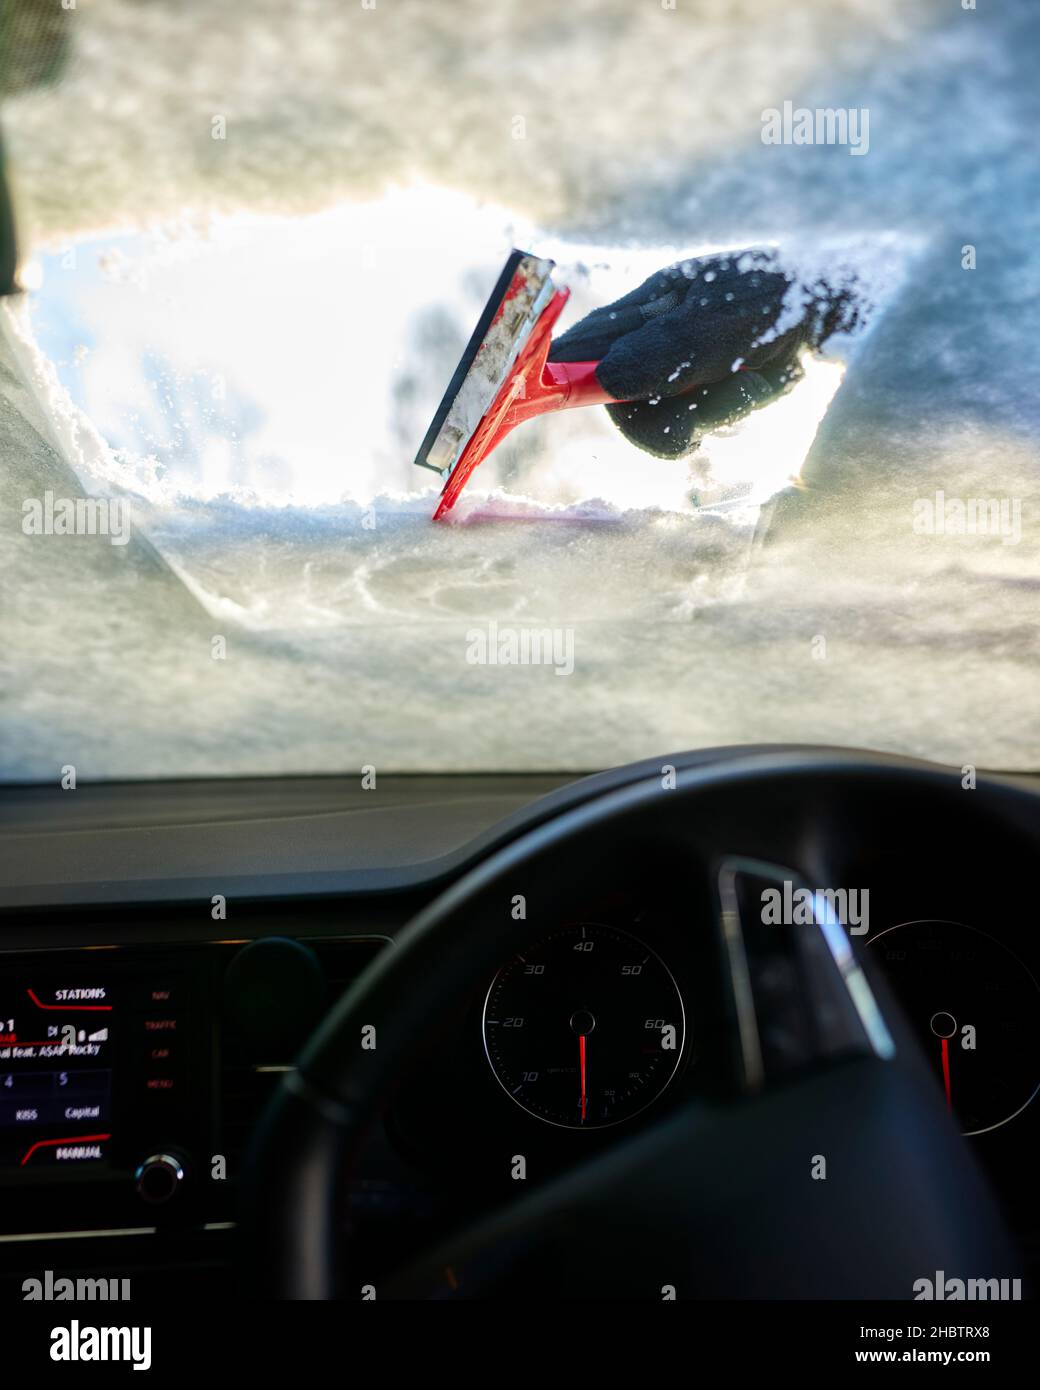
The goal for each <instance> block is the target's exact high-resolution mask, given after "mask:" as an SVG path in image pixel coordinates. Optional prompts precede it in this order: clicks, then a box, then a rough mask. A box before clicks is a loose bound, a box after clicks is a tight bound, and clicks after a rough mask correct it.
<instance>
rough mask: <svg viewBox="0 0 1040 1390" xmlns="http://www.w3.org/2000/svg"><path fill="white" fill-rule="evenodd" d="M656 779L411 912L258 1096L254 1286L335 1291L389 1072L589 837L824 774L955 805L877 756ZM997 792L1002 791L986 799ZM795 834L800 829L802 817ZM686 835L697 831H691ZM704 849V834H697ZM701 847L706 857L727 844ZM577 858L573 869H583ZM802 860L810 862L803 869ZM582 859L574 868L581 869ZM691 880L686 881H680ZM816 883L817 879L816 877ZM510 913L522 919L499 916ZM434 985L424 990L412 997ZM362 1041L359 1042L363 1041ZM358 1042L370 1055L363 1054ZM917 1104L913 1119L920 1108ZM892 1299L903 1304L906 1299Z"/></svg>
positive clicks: (938, 775) (816, 758)
mask: <svg viewBox="0 0 1040 1390" xmlns="http://www.w3.org/2000/svg"><path fill="white" fill-rule="evenodd" d="M667 767H671V768H673V769H674V774H673V776H672V777H671V778H670V779H669V778H667V777H664V778H662V777H661V776H656V777H645V776H644V777H641V778H640V779H639V780H637V781H635V782H633V783H630V784H628V785H624V786H621V787H615V788H612V789H609V790H606V791H603V792H600V793H598V794H596V793H592V794H591V795H590V799H589V800H588V801H586V802H584V803H582V804H581V805H578V806H575V807H571V808H570V809H568V810H565V811H564V812H562V813H561V814H560V815H558V816H557V817H555V818H553V819H550V820H547V821H544V822H542V823H540V824H537V825H536V826H535V828H533V829H532V830H530V831H529V832H527V833H526V834H521V835H520V836H519V837H518V838H517V839H515V840H514V841H512V842H510V843H508V844H506V845H504V846H501V847H500V848H498V849H497V850H495V851H494V852H493V853H492V854H491V855H490V856H489V857H488V858H487V859H486V860H485V861H484V862H482V863H481V864H478V865H477V866H476V867H475V868H473V869H471V870H470V871H469V872H468V873H466V874H465V875H464V877H462V878H461V879H460V880H459V881H458V882H456V883H455V884H453V885H452V886H451V887H450V888H448V889H447V890H446V891H445V892H444V893H442V894H441V895H440V896H438V897H437V899H436V900H435V901H434V902H433V903H431V904H430V905H429V906H428V907H426V908H425V909H424V910H423V911H421V912H420V913H419V914H418V915H417V916H416V917H415V918H414V919H413V920H412V921H411V922H410V923H409V924H408V926H407V927H406V928H405V929H404V930H403V932H402V933H401V934H400V936H399V937H398V938H397V941H396V943H395V946H394V947H393V948H392V949H390V950H388V951H386V952H383V953H381V955H380V956H379V957H378V958H377V960H376V961H375V962H374V963H373V964H372V965H371V966H370V967H369V968H368V969H367V970H366V971H365V972H364V974H363V975H362V976H361V977H360V978H359V979H358V980H357V981H356V982H355V984H354V985H353V986H352V987H351V988H350V989H349V990H348V991H347V992H346V994H345V995H344V996H343V998H341V1000H340V1001H339V1002H338V1003H337V1004H336V1005H335V1006H334V1008H333V1009H332V1011H331V1012H330V1014H329V1015H328V1016H327V1018H326V1019H325V1020H324V1021H323V1023H322V1024H321V1025H320V1026H319V1028H318V1029H317V1031H316V1033H315V1034H314V1036H313V1037H312V1038H311V1040H310V1041H309V1043H308V1044H307V1045H306V1047H305V1048H304V1050H303V1052H302V1053H301V1055H300V1057H299V1059H298V1064H297V1068H296V1070H295V1071H293V1072H291V1073H288V1074H287V1075H286V1076H285V1078H284V1079H283V1081H282V1083H281V1085H280V1086H279V1089H278V1092H277V1093H276V1095H275V1097H274V1098H273V1100H272V1101H271V1103H270V1105H269V1107H268V1109H267V1111H266V1112H265V1115H264V1117H263V1120H262V1121H261V1124H260V1126H259V1127H258V1130H257V1133H256V1136H255V1138H254V1142H253V1146H252V1149H251V1153H250V1157H249V1160H248V1162H247V1169H246V1175H245V1182H244V1185H243V1186H244V1190H243V1196H244V1202H243V1211H242V1223H241V1224H242V1226H243V1228H244V1236H245V1242H244V1248H245V1251H246V1258H247V1271H248V1273H249V1275H250V1277H251V1278H252V1279H253V1280H254V1282H258V1283H259V1284H260V1287H261V1291H262V1292H263V1293H265V1294H267V1295H269V1296H275V1297H282V1298H291V1299H329V1298H333V1297H336V1296H337V1271H338V1265H339V1251H338V1243H337V1238H336V1231H337V1229H338V1219H337V1218H338V1215H339V1213H340V1211H341V1208H342V1201H343V1197H344V1193H345V1186H346V1177H345V1175H346V1173H347V1171H348V1170H349V1165H350V1159H351V1157H352V1155H353V1154H354V1153H355V1152H356V1151H357V1149H358V1148H359V1146H360V1145H361V1143H362V1142H363V1138H364V1135H365V1132H366V1130H367V1129H368V1127H369V1125H370V1124H371V1123H372V1122H373V1121H374V1120H375V1119H376V1117H377V1115H378V1114H379V1113H380V1111H381V1109H382V1108H383V1106H384V1104H385V1102H386V1099H387V1098H388V1097H389V1095H390V1094H391V1093H392V1091H393V1090H394V1088H395V1087H396V1086H397V1084H398V1083H399V1080H400V1078H401V1076H402V1075H403V1074H405V1073H406V1072H407V1070H408V1068H409V1067H410V1066H411V1065H412V1064H413V1063H414V1062H415V1061H416V1060H417V1059H418V1058H419V1057H420V1056H421V1054H422V1052H423V1049H424V1047H425V1045H426V1043H427V1041H428V1039H430V1038H431V1037H432V1036H433V1035H434V1034H435V1032H436V1029H437V1027H438V1023H439V1021H440V1020H441V1019H442V1017H443V1016H444V1015H445V1014H446V1013H449V1012H450V1011H451V1010H453V1009H454V1008H455V1007H456V1006H457V1005H458V1004H459V1003H460V1001H461V1000H463V999H464V998H465V997H466V996H467V994H468V993H469V992H470V991H471V990H472V989H473V987H474V986H475V985H476V984H477V983H478V982H479V981H481V980H485V981H486V980H487V979H489V978H491V976H492V975H493V974H494V971H495V970H496V969H497V968H498V966H500V965H501V963H502V961H503V960H504V959H507V958H508V957H509V956H510V955H511V954H512V953H513V952H514V951H516V950H519V949H521V948H522V946H523V943H524V942H525V940H530V939H531V937H532V935H540V934H543V932H544V931H545V930H549V929H551V927H552V926H553V925H554V924H555V923H554V918H553V915H552V913H553V907H552V904H553V898H554V891H553V890H554V879H555V876H557V875H558V874H559V872H560V865H561V863H562V862H563V861H564V860H565V859H567V858H568V857H571V858H573V857H574V856H579V857H581V856H588V855H589V853H590V847H591V845H592V841H593V840H595V839H597V837H599V838H602V836H603V834H604V832H605V831H606V830H608V829H609V831H610V833H611V835H614V836H620V837H621V839H622V840H623V839H624V837H625V836H626V835H633V834H645V833H646V830H647V828H648V827H650V828H652V827H653V826H654V824H655V823H658V824H660V823H662V818H672V819H673V820H674V819H678V820H679V821H681V822H682V823H683V829H682V832H681V836H682V838H683V839H685V837H686V835H687V834H688V833H689V827H688V825H687V824H686V821H687V818H688V817H689V816H690V815H691V814H692V815H693V816H694V818H696V812H697V809H698V807H699V808H700V809H701V811H702V813H703V815H702V821H703V817H704V816H707V817H709V818H710V814H711V800H712V798H713V796H715V795H716V794H717V793H720V792H724V791H732V790H733V789H734V788H746V787H747V786H748V785H749V784H751V785H754V784H755V783H761V784H762V790H763V792H765V791H770V790H771V791H772V792H773V793H774V794H775V793H776V792H777V789H778V788H782V787H786V788H787V790H788V791H791V790H796V791H797V796H796V797H795V800H796V801H798V800H800V801H802V802H803V803H804V802H805V800H806V797H807V796H808V798H809V799H810V800H811V799H812V796H813V793H814V791H815V792H816V793H817V794H820V795H824V794H826V791H827V789H828V787H830V786H831V784H832V781H833V779H834V778H835V777H836V776H840V777H844V778H846V779H847V778H850V777H852V778H853V779H855V778H863V777H865V778H874V777H878V776H890V775H892V774H893V773H895V774H896V776H897V777H898V779H899V780H900V781H901V782H902V783H903V784H904V786H907V787H909V786H917V787H926V788H928V789H930V791H931V792H934V793H936V794H939V795H944V794H949V795H951V796H952V795H955V794H956V793H957V789H958V787H959V784H958V782H957V781H956V779H955V777H954V774H953V773H952V772H948V771H945V770H943V769H939V768H935V767H932V766H930V765H927V764H918V763H906V762H904V761H902V760H899V759H894V758H888V757H864V756H860V755H855V756H844V757H842V756H835V755H834V754H830V753H826V754H822V753H821V754H818V755H812V754H806V753H805V752H804V751H801V750H800V751H799V752H798V753H791V754H777V753H770V754H768V755H755V756H751V757H748V758H735V759H731V760H729V761H726V762H724V763H722V764H718V765H712V764H705V763H704V762H703V754H695V755H690V758H689V761H687V760H685V759H683V758H681V757H677V758H673V759H671V761H670V763H663V764H662V768H667ZM999 790H1000V792H1001V793H1003V792H1008V793H1009V794H1010V789H1008V788H1000V789H999ZM807 825H808V821H807ZM701 829H702V830H703V829H704V826H703V824H702V825H701ZM709 838H710V837H709ZM739 848H740V847H739V846H732V845H731V846H722V845H716V846H715V854H716V858H718V857H720V856H721V855H723V854H724V853H725V852H726V851H727V849H728V850H735V849H739ZM594 858H595V855H594V854H593V856H592V858H590V859H589V861H588V862H592V859H594ZM812 861H815V862H812ZM582 862H585V860H584V859H583V860H582ZM799 867H800V868H801V867H804V868H806V869H808V870H810V871H817V872H818V871H819V870H820V868H821V867H822V865H821V860H820V850H819V847H818V846H815V845H814V844H813V843H812V838H811V835H807V836H806V839H805V843H804V846H803V853H802V856H801V859H800V862H799ZM692 873H693V871H692V870H691V879H692ZM816 881H817V882H828V881H829V880H828V879H827V877H826V876H823V877H820V878H818V879H817V880H816ZM518 897H519V898H522V899H523V901H524V903H525V908H526V910H525V913H524V915H523V916H522V917H521V916H518V915H517V914H516V913H515V912H514V910H513V908H514V904H515V901H516V899H517V898H518ZM431 978H436V981H437V989H436V991H432V990H430V989H428V988H426V987H425V985H426V982H427V981H428V980H429V979H431ZM373 1028H374V1030H375V1032H374V1035H373V1034H372V1033H370V1032H369V1033H366V1034H365V1036H366V1037H367V1038H368V1040H369V1041H368V1044H366V1045H364V1046H363V1030H370V1029H373ZM373 1037H374V1042H375V1046H371V1045H370V1044H371V1042H372V1040H373ZM918 1099H919V1100H920V1103H921V1104H923V1105H924V1106H925V1109H926V1110H927V1109H928V1107H929V1105H930V1099H928V1098H924V1099H921V1098H920V1097H919V1098H918ZM928 1119H929V1123H931V1124H934V1125H935V1126H937V1131H936V1132H938V1133H940V1134H941V1135H942V1139H943V1142H944V1143H945V1142H946V1141H947V1140H948V1139H951V1138H952V1137H953V1136H954V1135H955V1130H954V1129H953V1127H952V1126H950V1127H949V1134H948V1135H947V1134H946V1131H945V1129H944V1125H945V1124H947V1123H948V1121H947V1120H946V1117H945V1116H944V1115H943V1114H942V1112H941V1111H939V1110H938V1109H936V1111H935V1113H934V1114H933V1113H929V1116H928ZM945 1157H947V1158H948V1161H949V1162H951V1163H952V1164H953V1167H954V1169H955V1170H956V1178H957V1181H958V1182H960V1183H961V1184H966V1185H967V1187H969V1188H972V1189H973V1196H972V1199H971V1200H972V1201H973V1202H975V1203H976V1206H977V1211H978V1213H979V1221H978V1223H977V1230H978V1232H979V1238H980V1245H981V1246H982V1247H985V1249H986V1250H989V1251H992V1250H993V1249H997V1250H1000V1251H1002V1252H1003V1255H1004V1257H1005V1260H1006V1262H1007V1261H1013V1256H1012V1255H1011V1254H1010V1247H1009V1246H1008V1245H1007V1243H1006V1239H1005V1236H1004V1232H1003V1227H1002V1225H1001V1222H1000V1219H999V1217H998V1216H997V1214H996V1212H995V1210H993V1209H992V1203H991V1202H990V1199H989V1196H988V1189H986V1187H985V1184H984V1183H982V1182H981V1179H980V1177H979V1175H978V1173H977V1171H976V1170H975V1169H974V1165H973V1163H972V1162H971V1160H970V1156H966V1155H959V1154H954V1155H953V1156H952V1157H949V1156H948V1155H947V1156H945ZM906 1296H909V1294H907V1295H906Z"/></svg>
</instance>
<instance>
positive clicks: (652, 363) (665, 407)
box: [549, 250, 861, 458]
mask: <svg viewBox="0 0 1040 1390" xmlns="http://www.w3.org/2000/svg"><path fill="white" fill-rule="evenodd" d="M785 305H786V312H785V313H784V331H783V332H781V333H775V332H773V330H774V329H775V327H776V325H777V323H778V321H779V320H780V318H781V311H782V310H784V309H785ZM860 308H861V305H860V302H859V300H858V296H857V295H856V292H855V287H854V286H853V285H852V284H850V283H849V282H848V281H845V282H844V283H843V284H842V287H841V288H840V289H839V290H833V289H831V288H830V287H829V286H828V285H827V284H825V283H824V282H822V281H817V282H815V283H814V284H812V285H811V286H809V285H804V284H800V283H798V282H797V281H796V280H795V279H794V277H793V276H791V275H788V274H787V273H786V272H785V271H783V270H781V269H780V268H779V267H778V265H777V261H776V258H775V257H774V256H773V255H772V254H771V253H770V252H768V251H760V250H756V251H733V252H729V253H727V254H726V255H721V256H708V257H705V258H703V259H701V260H688V261H680V262H679V264H678V265H673V266H668V267H667V268H666V269H665V270H659V271H658V272H657V273H656V274H654V275H651V276H650V278H649V280H646V281H645V282H644V283H643V284H642V285H640V286H639V288H638V289H636V290H632V292H631V293H630V294H626V295H624V296H623V297H622V298H621V299H618V300H615V302H614V303H613V304H608V305H607V306H606V307H605V308H602V309H594V310H593V311H592V313H591V314H588V315H587V316H586V317H585V318H583V319H582V320H581V322H580V323H577V324H575V325H574V327H573V328H571V329H568V331H567V332H566V333H564V334H562V335H561V336H560V337H559V338H558V339H557V340H556V341H555V342H554V343H553V344H552V346H551V348H550V350H549V359H550V361H553V362H595V361H598V362H599V368H598V370H597V376H598V377H599V380H600V384H601V385H602V386H603V387H604V388H605V389H606V390H607V391H609V392H610V394H611V395H612V396H616V397H617V398H618V400H619V401H622V402H625V403H624V404H619V405H609V406H607V411H608V413H609V414H610V417H611V419H612V420H613V421H614V423H615V424H616V425H617V426H618V428H619V429H620V430H621V432H622V434H624V435H625V436H626V438H628V439H630V440H631V441H632V443H633V444H637V445H638V446H639V448H641V449H645V450H646V452H647V453H650V454H656V455H657V456H658V457H659V458H679V457H680V456H681V455H683V454H686V453H689V452H690V450H691V449H695V448H696V447H697V445H698V444H699V442H700V439H701V437H702V436H703V435H705V434H707V433H708V432H709V431H710V430H713V429H718V428H719V427H720V426H721V425H728V424H732V423H733V421H735V420H739V419H740V418H741V417H742V416H744V415H746V414H747V413H748V412H749V411H751V410H753V409H755V407H756V406H759V405H764V404H766V402H768V401H771V400H774V399H775V398H776V397H777V396H779V395H781V394H782V393H783V392H784V391H786V390H788V389H789V388H790V387H791V386H792V385H793V384H794V383H795V382H796V381H797V380H798V379H799V377H800V376H801V374H802V373H801V368H800V366H799V364H798V357H799V355H800V353H801V352H802V351H803V350H804V349H805V348H812V349H816V348H819V347H820V346H821V344H822V343H823V342H824V341H825V340H826V339H827V338H828V337H830V335H831V334H832V333H834V332H836V331H838V330H839V329H842V330H844V331H847V330H849V329H850V328H852V327H854V326H855V324H856V323H857V322H858V321H859V315H860ZM763 340H765V341H763Z"/></svg>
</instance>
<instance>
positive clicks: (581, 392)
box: [415, 251, 615, 521]
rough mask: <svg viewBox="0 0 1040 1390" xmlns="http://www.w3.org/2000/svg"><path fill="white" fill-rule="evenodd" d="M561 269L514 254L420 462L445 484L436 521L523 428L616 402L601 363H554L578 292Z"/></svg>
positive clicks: (525, 254) (527, 255) (430, 431)
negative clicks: (560, 328) (554, 346)
mask: <svg viewBox="0 0 1040 1390" xmlns="http://www.w3.org/2000/svg"><path fill="white" fill-rule="evenodd" d="M554 264H555V262H554V261H549V260H543V259H541V258H540V257H538V256H532V255H531V254H530V253H529V252H526V251H512V252H510V254H509V259H508V260H507V261H506V264H505V268H504V269H503V271H502V274H501V275H500V276H499V277H498V284H497V285H496V286H495V288H494V290H493V291H492V294H491V298H490V299H489V300H488V302H487V304H486V305H485V306H484V312H483V313H482V314H481V316H480V321H479V323H478V324H477V326H476V329H475V330H474V332H473V337H472V338H470V340H469V345H468V347H467V348H466V351H465V352H464V353H463V354H462V361H461V362H460V363H459V365H458V366H457V367H456V369H455V375H454V376H453V377H452V379H451V383H450V385H449V386H448V389H447V391H445V393H444V397H443V399H442V401H441V403H440V405H439V406H438V407H437V413H436V415H434V417H433V422H432V423H431V425H430V428H429V429H428V430H427V431H426V438H425V439H424V440H423V442H422V444H421V445H420V448H419V452H418V453H417V454H416V456H415V462H416V463H417V464H418V465H419V466H420V467H421V468H432V469H433V470H434V472H436V473H439V474H440V475H441V477H442V478H443V479H444V487H443V489H442V491H441V495H440V498H439V500H438V502H437V509H436V511H435V512H434V514H433V519H434V521H437V520H438V519H439V518H440V517H442V516H444V515H445V514H446V513H447V512H449V511H451V509H452V507H454V505H455V503H456V502H457V501H458V500H459V494H460V493H461V492H462V489H463V488H464V487H465V486H466V483H467V482H468V481H469V478H470V475H471V474H472V473H473V470H474V469H475V468H476V467H477V465H478V464H479V463H482V462H483V460H484V459H486V458H487V456H488V454H490V452H491V450H492V449H494V448H495V446H496V445H497V444H499V443H500V442H501V441H502V440H503V439H504V438H505V437H506V435H507V434H508V433H509V431H510V430H512V429H515V428H516V426H517V425H520V424H523V422H524V421H525V420H530V419H532V418H533V417H534V416H535V415H544V414H545V413H546V411H549V410H569V409H571V408H572V407H574V406H577V405H606V404H610V403H612V402H613V401H614V400H615V397H614V396H612V395H611V394H610V392H609V391H604V389H603V387H602V386H601V385H600V384H599V380H598V379H597V377H596V368H597V367H598V366H599V363H598V362H550V361H549V360H548V356H549V342H550V339H551V337H552V330H553V325H554V324H555V322H556V320H557V319H558V318H559V317H560V312H561V310H562V309H563V306H564V305H565V304H566V303H567V300H568V298H569V296H570V290H568V289H557V287H556V286H555V285H554V284H553V282H552V271H553V266H554Z"/></svg>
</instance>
